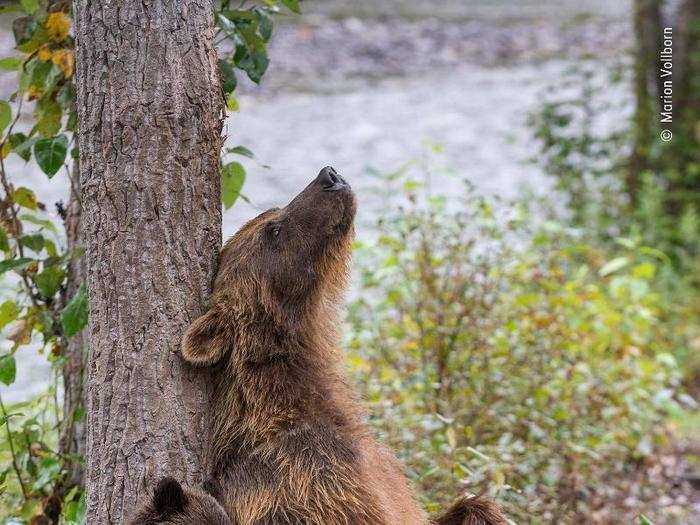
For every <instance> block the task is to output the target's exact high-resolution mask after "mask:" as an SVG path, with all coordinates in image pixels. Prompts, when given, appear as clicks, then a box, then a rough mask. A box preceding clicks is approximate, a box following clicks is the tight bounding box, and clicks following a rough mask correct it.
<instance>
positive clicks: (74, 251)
mask: <svg viewBox="0 0 700 525" xmlns="http://www.w3.org/2000/svg"><path fill="white" fill-rule="evenodd" d="M78 172H79V167H78V163H77V161H76V162H75V163H74V165H73V169H72V171H71V175H70V178H71V192H70V200H69V201H68V206H67V207H66V215H65V220H64V225H65V228H66V240H67V248H68V253H69V254H71V259H70V262H69V263H68V275H67V277H66V291H65V295H64V297H63V305H64V306H65V305H66V304H67V303H68V301H70V300H71V299H72V298H73V297H74V296H75V294H76V293H77V292H78V290H79V289H80V286H81V285H82V284H83V283H84V282H85V279H86V275H87V268H86V264H85V256H84V254H83V255H80V251H82V250H84V248H85V236H84V235H83V228H82V223H81V214H82V208H81V204H80V198H79V195H77V189H78ZM64 357H65V363H64V365H63V419H62V421H61V429H60V440H59V448H60V451H61V454H62V455H63V456H64V457H65V458H67V468H66V470H67V476H66V479H65V480H63V483H62V488H63V491H64V492H65V491H66V490H69V489H71V488H72V487H75V486H81V485H83V481H84V480H83V476H84V473H85V469H84V466H83V461H84V458H85V431H86V429H85V388H84V386H85V381H84V377H85V363H86V357H87V333H86V330H81V331H80V332H79V333H77V334H75V335H74V336H73V337H71V338H70V339H68V341H67V343H66V348H65V349H64Z"/></svg>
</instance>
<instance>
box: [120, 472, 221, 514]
mask: <svg viewBox="0 0 700 525" xmlns="http://www.w3.org/2000/svg"><path fill="white" fill-rule="evenodd" d="M129 523H130V525H161V524H162V525H231V520H230V519H229V517H228V515H227V514H226V512H225V511H224V509H223V507H222V506H221V505H219V503H218V502H217V501H216V500H215V499H214V498H213V497H212V496H211V495H209V494H207V493H206V492H202V491H201V490H198V489H191V488H183V487H182V486H181V485H180V483H178V482H177V481H176V480H174V479H173V478H163V479H162V480H160V482H158V485H157V486H156V489H155V490H154V491H153V495H152V496H151V497H150V498H149V499H148V501H147V502H146V503H145V504H143V505H142V506H141V508H140V509H139V510H138V511H137V512H136V513H135V515H134V517H133V518H132V519H131V521H130V522H129Z"/></svg>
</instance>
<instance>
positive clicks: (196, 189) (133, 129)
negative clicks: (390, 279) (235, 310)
mask: <svg viewBox="0 0 700 525" xmlns="http://www.w3.org/2000/svg"><path fill="white" fill-rule="evenodd" d="M74 12H75V20H76V38H77V41H76V56H77V60H76V63H77V77H76V80H77V88H78V108H79V132H78V135H79V149H80V174H81V186H82V204H83V210H84V213H83V225H84V232H85V238H86V248H87V253H86V258H87V266H88V268H87V274H88V279H87V283H88V297H89V304H90V323H89V327H88V330H89V347H90V356H89V366H88V374H87V376H88V380H87V464H86V472H87V474H86V480H85V481H86V489H87V492H88V497H87V516H86V519H87V522H88V523H90V524H91V525H92V524H102V523H121V522H122V521H123V520H124V519H126V518H127V517H128V516H129V514H130V512H131V510H133V509H134V507H135V505H136V502H137V500H138V499H139V498H140V496H141V495H143V494H144V493H145V489H146V487H148V486H152V484H153V481H154V479H156V478H158V477H160V476H163V475H166V474H167V475H171V476H174V477H176V478H178V479H179V480H181V481H183V482H185V483H187V484H197V483H200V482H201V481H202V477H203V474H204V470H205V465H204V464H203V463H204V459H203V458H204V451H205V443H206V439H207V436H208V427H209V425H208V416H207V405H208V398H209V391H210V388H209V383H210V381H209V380H208V379H209V378H208V377H207V374H206V372H198V371H196V370H193V369H190V368H188V367H187V366H186V365H185V364H184V362H183V361H182V360H181V358H180V355H179V342H180V338H181V336H182V334H183V332H184V330H185V328H186V327H187V326H188V324H189V323H190V322H191V321H192V320H193V319H194V318H196V317H197V316H198V315H200V314H201V313H203V312H204V309H205V306H206V303H207V302H208V298H209V293H210V289H211V284H212V280H213V276H214V271H215V263H216V257H217V254H218V252H219V249H220V244H221V205H220V182H219V173H218V165H219V150H220V146H221V121H222V117H223V114H224V113H223V112H224V105H223V98H222V95H221V87H220V82H219V78H218V72H217V67H216V52H215V50H214V46H213V35H214V29H213V22H214V15H213V3H212V2H211V0H139V1H137V0H121V1H119V2H104V1H99V0H75V4H74Z"/></svg>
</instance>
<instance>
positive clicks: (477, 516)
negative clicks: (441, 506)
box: [433, 496, 508, 525]
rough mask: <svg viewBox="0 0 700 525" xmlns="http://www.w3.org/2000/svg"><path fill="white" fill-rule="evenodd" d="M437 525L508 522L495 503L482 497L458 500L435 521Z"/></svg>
mask: <svg viewBox="0 0 700 525" xmlns="http://www.w3.org/2000/svg"><path fill="white" fill-rule="evenodd" d="M433 523H434V524H435V525H507V524H508V520H507V519H506V517H505V516H504V515H503V512H502V511H501V509H500V508H499V506H498V505H496V504H495V503H494V502H493V501H491V500H488V499H486V498H482V497H481V496H465V497H462V498H460V499H458V500H457V501H456V502H454V503H453V504H452V506H451V507H450V508H449V509H447V510H446V511H445V512H443V513H442V514H440V515H439V516H438V517H437V518H435V520H434V521H433Z"/></svg>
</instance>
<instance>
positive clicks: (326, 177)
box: [316, 166, 347, 191]
mask: <svg viewBox="0 0 700 525" xmlns="http://www.w3.org/2000/svg"><path fill="white" fill-rule="evenodd" d="M316 180H317V181H318V182H319V184H320V185H321V186H322V187H323V189H324V190H327V191H333V190H337V189H341V188H344V187H346V186H347V183H346V182H345V181H344V180H343V177H341V176H340V175H338V172H337V171H335V170H334V169H333V168H332V167H330V166H326V167H325V168H323V169H322V170H321V172H320V173H319V174H318V177H317V178H316Z"/></svg>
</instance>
